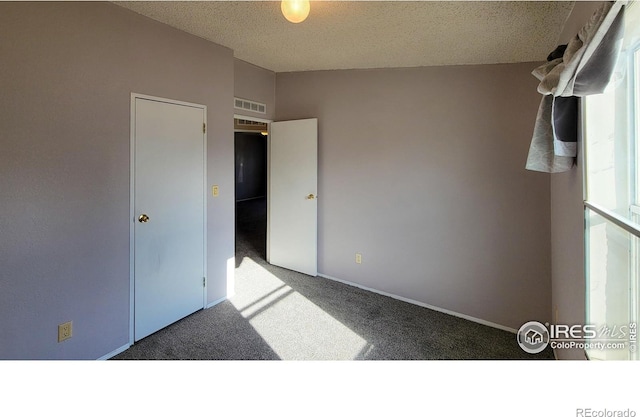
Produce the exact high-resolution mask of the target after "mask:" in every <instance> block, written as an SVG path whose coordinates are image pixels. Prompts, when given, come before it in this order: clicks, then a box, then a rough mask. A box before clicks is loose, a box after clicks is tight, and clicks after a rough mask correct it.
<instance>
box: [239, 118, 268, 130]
mask: <svg viewBox="0 0 640 417" xmlns="http://www.w3.org/2000/svg"><path fill="white" fill-rule="evenodd" d="M233 128H234V129H235V130H255V131H257V132H264V131H266V130H267V124H266V123H264V122H254V121H251V120H244V119H234V125H233Z"/></svg>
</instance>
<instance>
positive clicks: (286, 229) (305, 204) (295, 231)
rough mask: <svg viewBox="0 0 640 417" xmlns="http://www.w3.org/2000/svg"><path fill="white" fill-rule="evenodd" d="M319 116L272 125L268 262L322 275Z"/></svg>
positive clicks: (270, 138) (309, 273)
mask: <svg viewBox="0 0 640 417" xmlns="http://www.w3.org/2000/svg"><path fill="white" fill-rule="evenodd" d="M317 189H318V120H317V119H305V120H292V121H286V122H273V123H271V127H270V132H269V196H268V210H269V211H268V216H267V217H268V226H267V261H268V262H269V263H271V264H273V265H277V266H281V267H284V268H287V269H292V270H294V271H298V272H302V273H304V274H308V275H311V276H316V275H317V274H318V256H317V252H318V220H317V218H318V205H317Z"/></svg>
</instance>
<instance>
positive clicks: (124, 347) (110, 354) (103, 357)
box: [96, 344, 131, 361]
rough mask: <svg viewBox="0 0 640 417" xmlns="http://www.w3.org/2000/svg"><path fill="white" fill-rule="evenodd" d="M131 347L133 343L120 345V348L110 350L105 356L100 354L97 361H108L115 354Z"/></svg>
mask: <svg viewBox="0 0 640 417" xmlns="http://www.w3.org/2000/svg"><path fill="white" fill-rule="evenodd" d="M130 347H131V345H129V344H126V345H124V346H120V347H119V348H118V349H116V350H114V351H113V352H109V353H107V354H106V355H104V356H100V357H99V358H98V359H96V360H97V361H106V360H107V359H111V358H113V357H114V356H116V355H118V354H120V353H122V352H124V351H125V350H127V349H129V348H130Z"/></svg>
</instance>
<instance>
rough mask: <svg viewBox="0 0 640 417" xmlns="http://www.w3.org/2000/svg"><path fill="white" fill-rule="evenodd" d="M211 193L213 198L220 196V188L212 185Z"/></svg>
mask: <svg viewBox="0 0 640 417" xmlns="http://www.w3.org/2000/svg"><path fill="white" fill-rule="evenodd" d="M211 193H212V194H213V196H214V197H217V196H218V195H219V194H220V187H218V186H217V185H214V186H213V187H211Z"/></svg>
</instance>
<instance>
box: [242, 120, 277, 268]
mask: <svg viewBox="0 0 640 417" xmlns="http://www.w3.org/2000/svg"><path fill="white" fill-rule="evenodd" d="M233 118H234V119H243V120H249V121H251V122H259V123H266V124H267V137H266V138H265V140H266V141H267V234H266V237H265V239H266V240H267V241H266V242H265V248H266V252H267V253H266V257H267V259H269V216H270V215H271V213H270V207H269V193H270V191H271V181H270V178H269V166H270V164H271V142H270V135H271V123H272V122H273V120H272V119H264V118H260V117H253V116H244V115H242V114H237V113H234V115H233ZM233 132H234V134H235V132H238V130H235V129H234V131H233ZM234 136H235V135H234ZM234 158H235V156H234ZM233 181H234V187H235V172H234V180H233ZM235 204H236V199H235V195H234V198H233V205H234V212H235ZM236 221H237V220H236V219H235V217H234V222H236ZM233 226H234V232H233V237H234V240H235V239H237V237H236V235H235V234H236V232H235V224H234V225H233ZM233 256H234V257H235V251H234V254H233Z"/></svg>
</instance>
